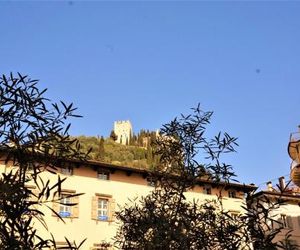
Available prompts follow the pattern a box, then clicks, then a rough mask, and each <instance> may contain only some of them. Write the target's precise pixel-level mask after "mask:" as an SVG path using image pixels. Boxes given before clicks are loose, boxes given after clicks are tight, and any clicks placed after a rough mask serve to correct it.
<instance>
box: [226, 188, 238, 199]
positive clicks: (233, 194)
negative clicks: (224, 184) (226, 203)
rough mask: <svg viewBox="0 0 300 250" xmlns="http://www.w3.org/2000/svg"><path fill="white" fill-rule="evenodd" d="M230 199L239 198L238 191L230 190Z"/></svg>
mask: <svg viewBox="0 0 300 250" xmlns="http://www.w3.org/2000/svg"><path fill="white" fill-rule="evenodd" d="M228 197H229V198H234V199H236V198H237V192H236V190H228Z"/></svg>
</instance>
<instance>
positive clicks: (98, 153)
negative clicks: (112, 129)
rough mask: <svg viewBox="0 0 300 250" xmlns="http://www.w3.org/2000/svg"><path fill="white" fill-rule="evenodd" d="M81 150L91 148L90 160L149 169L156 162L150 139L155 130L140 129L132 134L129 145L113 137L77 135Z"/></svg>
mask: <svg viewBox="0 0 300 250" xmlns="http://www.w3.org/2000/svg"><path fill="white" fill-rule="evenodd" d="M76 138H77V139H78V140H79V141H80V144H81V147H82V149H83V151H86V152H87V151H88V150H89V149H90V148H92V150H91V152H90V154H89V157H90V160H96V161H100V162H105V163H112V164H116V165H123V166H131V167H135V168H145V169H151V168H153V166H154V165H155V164H156V163H157V162H158V159H157V157H156V156H154V155H153V149H152V147H151V140H154V139H155V132H149V131H147V132H146V131H144V130H141V132H140V133H139V134H138V135H137V136H136V135H133V137H132V138H131V140H130V142H129V145H122V144H119V143H116V142H115V141H114V140H113V138H103V137H99V136H98V137H96V136H77V137H76Z"/></svg>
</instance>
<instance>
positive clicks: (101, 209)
mask: <svg viewBox="0 0 300 250" xmlns="http://www.w3.org/2000/svg"><path fill="white" fill-rule="evenodd" d="M97 214H98V215H97V216H98V220H104V221H106V220H108V199H103V198H98V209H97Z"/></svg>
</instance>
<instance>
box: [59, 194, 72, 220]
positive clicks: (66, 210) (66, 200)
mask: <svg viewBox="0 0 300 250" xmlns="http://www.w3.org/2000/svg"><path fill="white" fill-rule="evenodd" d="M68 204H71V198H70V197H68V195H67V194H62V195H61V200H60V206H59V215H60V216H61V217H70V216H71V210H72V207H71V206H70V205H68Z"/></svg>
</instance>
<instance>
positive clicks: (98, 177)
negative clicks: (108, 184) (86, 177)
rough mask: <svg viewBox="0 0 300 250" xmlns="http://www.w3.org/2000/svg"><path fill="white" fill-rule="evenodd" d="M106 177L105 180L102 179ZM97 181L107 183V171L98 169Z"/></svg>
mask: <svg viewBox="0 0 300 250" xmlns="http://www.w3.org/2000/svg"><path fill="white" fill-rule="evenodd" d="M104 176H107V177H106V178H102V177H104ZM97 179H98V180H102V181H109V180H110V172H109V171H108V170H103V169H98V170H97Z"/></svg>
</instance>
